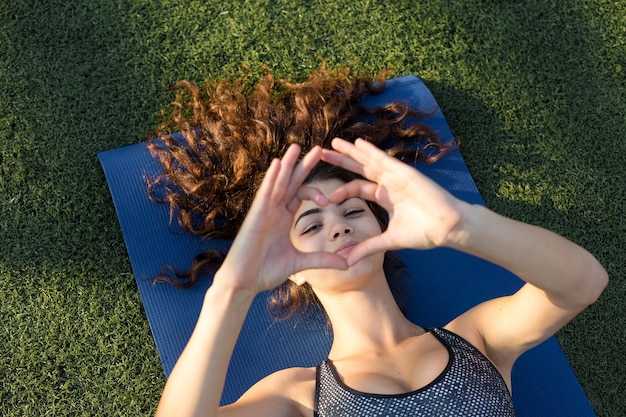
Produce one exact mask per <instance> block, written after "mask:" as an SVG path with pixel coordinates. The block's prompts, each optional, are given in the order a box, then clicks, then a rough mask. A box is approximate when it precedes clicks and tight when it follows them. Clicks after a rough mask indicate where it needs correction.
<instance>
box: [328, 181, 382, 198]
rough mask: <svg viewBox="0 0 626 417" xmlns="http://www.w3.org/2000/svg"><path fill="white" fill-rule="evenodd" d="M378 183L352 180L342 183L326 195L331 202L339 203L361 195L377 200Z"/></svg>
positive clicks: (361, 196)
mask: <svg viewBox="0 0 626 417" xmlns="http://www.w3.org/2000/svg"><path fill="white" fill-rule="evenodd" d="M377 190H378V184H376V183H373V182H371V181H368V180H352V181H350V182H348V183H345V184H342V185H340V186H339V187H338V188H337V189H335V191H333V192H332V193H331V194H330V195H328V196H326V198H327V199H328V201H329V202H331V203H334V204H337V203H340V202H342V201H345V200H347V199H349V198H352V197H359V198H362V199H364V200H369V201H376V200H377V198H376V191H377Z"/></svg>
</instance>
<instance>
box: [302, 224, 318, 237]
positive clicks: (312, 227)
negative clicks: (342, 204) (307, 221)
mask: <svg viewBox="0 0 626 417" xmlns="http://www.w3.org/2000/svg"><path fill="white" fill-rule="evenodd" d="M321 227H322V225H321V224H319V223H313V224H311V225H309V226H307V227H306V228H305V229H304V231H303V232H302V233H300V236H304V235H306V234H307V233H312V232H315V231H316V230H318V229H320V228H321Z"/></svg>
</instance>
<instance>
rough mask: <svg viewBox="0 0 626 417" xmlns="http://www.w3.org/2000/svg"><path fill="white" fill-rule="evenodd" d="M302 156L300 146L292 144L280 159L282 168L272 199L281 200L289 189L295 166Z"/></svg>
mask: <svg viewBox="0 0 626 417" xmlns="http://www.w3.org/2000/svg"><path fill="white" fill-rule="evenodd" d="M299 156H300V146H298V145H297V144H291V145H290V146H289V148H288V149H287V152H285V154H284V155H283V157H282V158H281V160H280V170H279V172H278V175H277V177H276V181H275V184H274V189H273V190H272V197H271V198H272V200H273V201H281V200H282V199H283V197H284V196H285V195H286V193H287V191H288V189H289V182H290V181H291V175H292V174H293V169H294V166H295V165H296V162H297V161H298V157H299Z"/></svg>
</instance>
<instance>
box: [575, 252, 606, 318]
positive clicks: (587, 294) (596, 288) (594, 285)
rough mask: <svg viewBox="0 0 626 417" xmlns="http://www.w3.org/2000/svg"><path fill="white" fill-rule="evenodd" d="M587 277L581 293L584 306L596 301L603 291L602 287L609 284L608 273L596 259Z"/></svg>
mask: <svg viewBox="0 0 626 417" xmlns="http://www.w3.org/2000/svg"><path fill="white" fill-rule="evenodd" d="M594 260H595V259H594ZM587 277H588V278H587V280H586V285H585V286H584V290H583V291H584V293H583V294H581V296H582V297H583V299H584V300H583V301H584V306H585V307H587V306H589V305H591V304H593V303H595V302H596V301H598V299H599V298H600V296H601V295H602V293H603V292H604V289H605V288H606V287H607V285H608V284H609V274H608V273H607V272H606V269H604V267H603V266H602V265H600V263H598V262H597V261H595V262H594V265H593V267H592V268H591V271H590V272H589V274H588V275H587Z"/></svg>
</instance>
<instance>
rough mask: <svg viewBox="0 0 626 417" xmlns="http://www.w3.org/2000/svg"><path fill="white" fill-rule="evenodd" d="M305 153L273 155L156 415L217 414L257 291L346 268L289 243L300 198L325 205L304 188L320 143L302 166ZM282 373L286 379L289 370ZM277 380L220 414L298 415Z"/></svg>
mask: <svg viewBox="0 0 626 417" xmlns="http://www.w3.org/2000/svg"><path fill="white" fill-rule="evenodd" d="M299 154H300V150H299V148H298V147H297V146H291V147H290V148H289V150H288V151H287V152H286V153H285V156H284V157H283V159H282V160H274V161H273V162H272V164H271V166H270V168H269V169H268V171H267V173H266V175H265V178H264V179H263V182H262V184H261V186H260V187H259V190H258V192H257V194H256V196H255V198H254V201H253V203H252V206H251V207H250V211H249V212H248V214H247V216H246V219H245V220H244V222H243V224H242V226H241V228H240V231H239V233H238V235H237V237H236V238H235V240H234V242H233V244H232V246H231V248H230V250H229V253H228V256H227V257H226V259H224V263H223V264H222V266H221V268H220V269H219V270H218V271H217V273H216V274H215V277H214V280H213V284H212V285H211V287H210V289H209V290H208V291H207V293H206V295H205V299H204V303H203V306H202V310H201V313H200V317H199V319H198V322H197V324H196V327H195V329H194V332H193V334H192V336H191V338H190V340H189V342H188V344H187V346H186V347H185V350H184V351H183V353H182V355H181V357H180V358H179V360H178V362H177V363H176V366H175V367H174V369H173V371H172V374H171V375H170V377H169V379H168V381H167V384H166V385H165V389H164V391H163V395H162V397H161V401H160V403H159V407H158V409H157V415H158V416H174V415H175V416H181V417H182V416H200V415H201V416H209V417H211V416H216V415H218V406H219V401H220V398H221V395H222V390H223V387H224V381H225V378H226V371H227V368H228V363H229V361H230V357H231V354H232V352H233V349H234V346H235V342H236V340H237V337H238V334H239V331H240V330H241V327H242V325H243V321H244V319H245V316H246V314H247V312H248V309H249V307H250V305H251V303H252V300H253V299H254V297H255V296H256V294H258V293H260V292H262V291H264V290H267V289H270V288H274V287H276V286H278V285H279V284H281V283H282V282H283V281H285V280H286V279H287V277H288V276H289V275H290V274H292V273H294V272H298V271H300V270H303V269H309V268H338V269H345V268H346V267H347V264H346V261H345V260H344V259H343V258H342V257H341V256H339V255H336V254H331V253H320V252H318V253H301V252H299V251H297V250H296V249H295V248H294V247H293V245H292V244H291V240H290V238H289V229H290V228H291V225H292V223H293V216H294V213H295V210H297V208H298V207H299V205H300V202H301V200H303V199H315V200H316V201H317V202H320V204H323V203H327V201H326V200H325V199H324V198H323V197H322V196H321V194H320V193H319V191H316V190H314V189H310V188H306V187H300V185H301V184H302V182H303V181H304V179H305V178H306V176H307V175H308V173H309V172H310V170H311V169H312V168H313V166H315V164H316V163H317V162H318V161H319V159H320V155H321V150H320V149H319V148H314V149H313V150H311V151H310V152H309V153H308V154H307V155H306V156H305V157H304V158H302V161H301V162H300V163H298V164H296V161H297V159H298V157H299ZM320 198H321V201H320ZM281 375H282V377H281V378H284V375H285V374H284V373H283V374H279V376H281ZM276 378H278V377H277V376H274V377H272V378H267V379H266V380H264V381H263V382H262V383H260V384H258V385H257V386H255V387H256V388H255V389H254V390H251V393H250V394H249V395H246V396H245V398H246V399H245V401H242V402H241V404H240V405H238V406H232V407H228V408H227V409H224V410H221V411H220V413H219V414H220V415H229V416H257V415H273V416H278V417H280V416H286V415H290V414H292V411H293V410H292V409H290V405H291V406H293V405H292V404H290V403H289V401H286V397H285V396H286V395H287V394H282V392H281V389H283V388H284V385H276V384H273V383H272V381H273V382H276V380H277V379H276ZM275 385H276V386H275ZM283 391H284V390H283Z"/></svg>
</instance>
